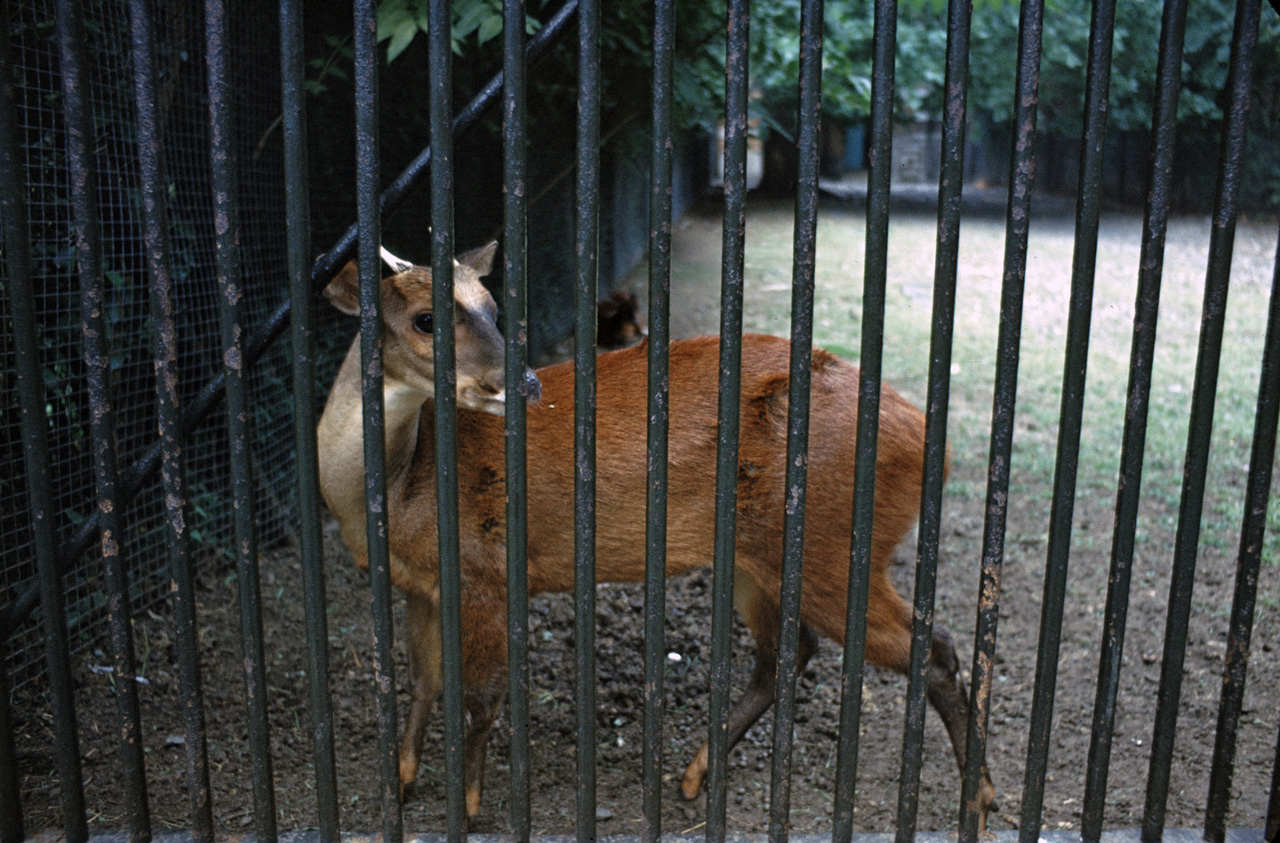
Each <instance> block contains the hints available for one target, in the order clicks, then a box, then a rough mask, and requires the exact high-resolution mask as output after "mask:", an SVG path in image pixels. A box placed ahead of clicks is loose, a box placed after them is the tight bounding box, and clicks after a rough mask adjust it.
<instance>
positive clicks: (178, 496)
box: [122, 0, 213, 843]
mask: <svg viewBox="0 0 1280 843" xmlns="http://www.w3.org/2000/svg"><path fill="white" fill-rule="evenodd" d="M129 9H130V37H131V45H132V52H133V68H134V98H135V100H136V102H137V106H138V170H139V173H140V175H141V193H142V208H143V240H144V244H145V246H146V256H147V270H148V274H149V275H150V277H151V323H152V331H153V334H154V337H153V343H154V351H153V356H154V358H155V364H156V401H157V416H158V421H159V428H160V437H159V443H158V447H159V450H160V452H161V454H162V458H161V459H162V462H163V469H162V471H161V476H162V478H163V482H164V497H165V519H166V525H167V527H168V546H169V565H170V570H171V571H172V572H173V581H174V616H175V617H174V627H175V637H176V638H177V640H178V672H179V677H180V684H181V687H182V698H183V704H182V711H183V720H184V724H185V726H186V741H185V743H184V746H185V748H186V752H187V788H188V791H189V793H190V798H191V815H192V820H191V823H192V831H193V835H194V836H195V838H196V840H198V841H201V843H210V841H212V840H213V803H212V793H211V790H210V787H209V757H208V752H207V747H206V737H205V723H204V710H203V709H204V698H203V693H202V692H201V688H200V661H199V649H198V643H197V628H196V601H195V578H194V571H193V568H192V562H191V549H190V539H189V538H188V534H187V530H186V466H185V459H184V457H183V445H184V439H185V432H184V430H183V425H182V411H181V405H180V401H179V391H178V374H179V373H178V365H177V362H178V361H177V353H178V352H177V348H178V347H177V335H176V330H175V327H174V303H173V295H174V290H173V287H174V281H173V276H172V274H171V272H170V247H169V221H168V211H167V199H168V191H167V182H166V180H165V174H164V173H165V171H164V164H163V148H162V144H161V139H160V114H159V105H158V101H157V92H156V75H157V73H156V59H155V35H154V26H153V22H152V20H151V11H150V6H149V4H148V3H147V2H146V0H132V2H131V3H130V4H129ZM122 505H123V504H122Z"/></svg>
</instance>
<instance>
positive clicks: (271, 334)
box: [0, 0, 578, 641]
mask: <svg viewBox="0 0 1280 843" xmlns="http://www.w3.org/2000/svg"><path fill="white" fill-rule="evenodd" d="M577 10H578V0H568V2H567V3H565V4H564V5H563V6H561V7H560V9H559V10H558V11H557V12H556V13H555V14H554V15H553V16H552V17H551V19H550V20H548V21H547V22H546V24H545V25H544V26H543V27H542V28H541V29H540V30H538V33H537V34H536V35H535V36H534V37H533V38H531V39H529V45H528V48H527V49H526V52H525V55H526V57H527V60H528V64H529V65H530V66H532V65H533V64H535V63H536V62H538V61H539V60H541V59H543V58H545V57H546V55H547V54H548V53H549V52H550V50H551V47H552V46H554V45H555V44H556V43H557V42H558V41H559V40H560V38H562V37H563V36H564V34H565V32H567V31H568V26H569V21H570V20H571V19H572V18H573V16H574V14H576V13H577ZM501 89H502V75H501V74H498V75H497V76H494V77H493V78H492V79H490V80H489V82H488V83H487V84H486V85H485V86H484V88H482V89H481V90H480V92H479V93H477V94H476V95H475V96H474V97H472V99H471V101H470V102H468V103H467V105H466V106H465V107H464V108H463V109H462V110H461V111H459V112H458V115H457V116H456V117H455V118H454V120H453V135H454V137H455V138H461V137H464V136H465V135H466V134H467V133H469V132H470V131H471V130H473V129H475V127H476V126H478V125H479V124H480V120H481V118H483V116H484V115H485V113H486V112H487V111H488V109H489V108H491V107H492V106H493V104H494V103H495V102H497V100H498V97H499V93H500V91H501ZM430 161H431V147H430V146H428V147H426V148H425V149H423V151H422V152H421V153H419V154H418V157H417V158H415V159H414V160H413V161H412V162H410V164H409V166H407V167H405V169H404V170H403V171H401V173H400V174H399V175H398V176H397V177H396V179H395V180H394V181H393V182H392V183H391V185H390V186H389V187H387V189H386V190H384V191H383V192H382V194H381V196H380V198H379V202H380V205H381V208H382V213H383V214H384V215H387V214H391V213H393V212H394V211H395V210H396V209H397V208H398V207H399V206H400V205H401V203H403V202H404V200H405V198H406V197H407V196H408V195H409V193H410V192H411V191H412V190H413V189H414V188H415V187H416V186H417V185H418V183H419V182H420V181H421V180H422V178H423V177H424V176H425V175H426V172H427V168H428V166H429V164H430ZM356 235H357V226H356V225H355V224H352V225H351V227H349V228H348V229H347V230H346V232H344V233H343V235H342V236H341V237H339V238H338V241H337V242H336V243H335V244H334V245H333V246H332V247H331V248H330V249H329V250H328V251H327V252H325V253H324V254H323V255H321V256H320V257H319V258H318V259H317V260H316V262H315V264H314V265H313V266H312V268H311V282H312V284H313V287H314V289H316V290H319V289H321V288H322V287H324V285H325V284H328V283H329V282H330V281H331V280H333V276H334V275H335V274H337V272H338V270H339V269H340V268H341V267H342V266H343V264H345V263H346V262H347V261H348V260H350V259H351V258H352V257H353V256H354V255H355V249H356ZM291 310H292V306H291V304H290V302H289V301H288V300H287V299H286V300H285V301H283V302H281V304H280V305H279V306H278V307H277V308H276V309H275V310H274V311H273V312H272V314H271V315H270V316H269V317H268V318H267V319H266V321H265V322H264V323H263V324H262V325H261V326H260V327H259V328H258V329H257V330H256V331H255V332H254V333H253V335H252V336H251V337H250V338H249V339H248V341H247V342H246V343H245V348H246V352H245V361H246V365H250V366H251V365H253V364H254V363H255V362H257V360H258V359H259V358H260V357H261V356H262V355H263V353H265V352H266V350H267V349H268V348H269V347H270V346H271V344H272V343H273V342H275V341H276V339H277V338H279V336H280V335H281V334H282V333H284V330H285V328H286V327H287V325H288V322H289V317H290V313H291ZM225 377H226V374H225V373H224V372H221V371H220V372H218V373H217V374H216V375H214V377H212V378H211V379H210V380H209V381H208V382H207V383H206V384H205V385H204V386H203V387H201V389H200V392H199V393H198V394H197V395H196V396H195V398H193V399H192V400H191V402H190V403H189V404H188V405H187V409H186V411H185V412H183V414H182V428H181V429H182V434H183V435H184V436H188V435H190V434H191V433H193V432H194V431H195V430H196V429H197V428H198V427H199V426H200V425H201V424H202V423H203V422H204V421H205V419H206V417H207V416H208V414H209V413H210V412H211V411H212V410H213V408H214V407H215V406H216V405H217V403H218V402H219V401H221V400H222V398H223V395H224V389H225V388H224V385H223V379H224V378H225ZM160 465H161V446H160V444H159V443H156V444H155V445H154V446H152V447H151V448H150V449H149V450H148V451H147V453H146V454H144V455H143V456H141V457H139V458H138V459H137V460H135V461H134V462H133V464H132V465H130V466H129V468H128V469H127V470H126V471H125V472H124V473H123V475H122V483H121V489H122V493H121V496H120V497H121V500H120V503H121V505H122V506H123V505H125V504H127V503H128V502H129V501H131V500H132V499H133V498H134V497H135V496H136V495H137V493H138V491H139V490H140V489H141V488H142V485H143V483H144V482H145V481H146V480H147V478H149V477H150V476H151V474H153V473H154V472H155V471H157V470H158V469H159V468H160ZM97 535H98V514H97V512H91V513H89V514H88V515H87V517H86V518H85V519H84V521H83V522H81V524H80V525H79V526H78V527H77V528H76V529H75V530H74V531H73V533H72V534H71V536H69V537H68V538H67V539H66V540H64V541H63V542H62V543H61V544H60V545H59V546H58V549H57V560H58V571H59V572H60V573H63V574H65V573H66V572H67V571H69V570H70V568H71V565H72V564H74V563H75V561H76V560H77V559H78V558H79V557H80V556H81V555H82V554H83V553H84V552H85V551H86V550H88V549H89V547H90V546H91V545H92V544H93V542H94V539H95V537H96V536H97ZM39 599H40V598H39V586H38V585H34V584H33V585H32V586H30V587H29V588H28V589H27V590H26V591H24V592H23V593H22V595H21V596H20V597H19V598H18V599H17V600H15V601H13V602H12V603H10V604H8V605H7V606H5V607H4V609H3V610H2V611H0V641H4V640H7V639H8V638H9V637H11V636H12V635H13V632H14V630H16V629H17V627H18V625H19V624H20V623H22V621H23V620H25V619H26V617H27V616H28V615H30V614H31V610H32V609H34V608H35V606H36V603H37V602H38V601H39Z"/></svg>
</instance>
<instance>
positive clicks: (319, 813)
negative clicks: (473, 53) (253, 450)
mask: <svg viewBox="0 0 1280 843" xmlns="http://www.w3.org/2000/svg"><path fill="white" fill-rule="evenodd" d="M302 31H303V30H302V3H301V1H300V0H281V2H280V78H281V103H282V112H283V115H284V119H283V127H284V150H285V155H284V181H285V220H286V230H285V237H286V249H287V251H288V256H289V303H290V305H291V308H292V312H293V320H292V322H291V324H290V335H289V340H290V346H291V348H292V351H293V441H294V449H295V451H296V452H297V462H298V465H297V470H298V519H299V525H298V526H299V536H298V540H299V547H300V550H301V553H302V588H303V600H304V603H305V607H306V619H307V685H308V692H309V695H308V699H309V702H310V705H309V709H310V710H309V714H310V717H311V742H312V747H313V750H312V751H313V758H314V762H313V763H314V764H315V773H316V819H317V825H318V826H319V830H320V843H337V840H338V787H337V767H336V763H335V761H334V750H333V706H332V702H331V701H330V698H329V624H328V619H327V617H326V615H325V597H324V582H325V577H324V544H323V539H322V531H321V525H320V482H319V479H318V476H319V474H318V472H319V464H318V461H317V456H316V396H315V319H314V312H313V308H312V300H313V299H314V294H313V290H312V286H311V267H310V252H311V208H310V197H309V190H308V178H307V111H306V92H305V87H304V81H305V67H306V65H305V58H306V57H305V50H304V47H303V40H302Z"/></svg>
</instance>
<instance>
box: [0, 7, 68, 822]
mask: <svg viewBox="0 0 1280 843" xmlns="http://www.w3.org/2000/svg"><path fill="white" fill-rule="evenodd" d="M6 14H7V9H6ZM9 67H10V66H9V58H8V45H7V44H6V45H3V46H0V73H3V79H4V80H5V82H4V84H3V85H0V222H2V224H3V228H4V252H5V262H6V265H7V268H8V276H7V279H6V283H5V286H6V287H7V288H8V293H9V302H10V313H11V316H12V320H13V346H14V350H15V351H16V355H15V358H16V359H15V361H14V368H15V374H16V376H17V378H16V381H17V384H16V385H17V391H18V401H19V404H18V412H19V423H20V428H21V432H22V455H23V465H24V466H25V468H26V487H27V500H28V502H29V505H30V509H31V529H32V533H33V539H34V544H35V549H36V565H37V576H38V582H37V585H38V588H39V595H40V605H41V607H42V609H43V611H42V612H41V615H42V621H43V625H44V646H45V669H46V671H47V672H48V676H49V699H50V703H51V706H52V709H53V720H54V724H55V728H54V730H53V731H54V751H55V755H56V758H57V766H58V776H59V779H60V784H59V788H58V791H59V794H60V797H61V803H62V804H61V809H62V828H63V833H64V834H66V836H67V840H68V843H84V841H85V840H86V839H87V838H88V835H89V832H88V825H87V823H86V820H85V812H84V778H83V775H82V772H81V768H80V741H79V738H78V736H77V732H76V705H75V696H74V691H73V686H72V680H71V658H70V655H69V651H68V649H67V619H66V610H65V608H64V606H63V591H62V589H63V585H62V577H61V575H60V572H59V571H58V566H57V560H56V551H57V545H56V542H55V539H54V535H53V518H54V510H53V491H52V488H51V486H52V484H51V480H50V474H49V448H48V437H47V435H46V433H45V428H46V426H47V423H46V419H45V410H44V405H45V397H44V382H43V380H42V379H41V377H40V365H39V359H40V357H39V343H38V340H37V337H36V324H37V318H36V306H35V294H34V291H33V289H32V275H31V251H30V249H31V242H30V239H29V237H28V230H27V210H26V203H25V202H24V201H23V196H24V195H25V193H26V188H25V187H24V185H25V184H26V179H25V178H24V177H23V176H24V167H23V162H22V159H21V157H20V156H21V154H22V152H21V145H20V142H19V124H18V122H17V112H16V108H15V103H14V102H13V99H12V92H13V86H12V85H10V84H9V83H8V80H9V79H10V78H11V75H10V72H9Z"/></svg>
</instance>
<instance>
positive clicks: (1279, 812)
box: [1262, 737, 1280, 843]
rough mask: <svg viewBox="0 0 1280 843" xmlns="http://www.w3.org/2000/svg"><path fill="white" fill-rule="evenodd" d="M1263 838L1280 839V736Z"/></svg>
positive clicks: (1268, 842) (1272, 841) (1277, 743)
mask: <svg viewBox="0 0 1280 843" xmlns="http://www.w3.org/2000/svg"><path fill="white" fill-rule="evenodd" d="M1262 839H1263V840H1265V841H1266V843H1276V841H1277V840H1280V737H1277V738H1276V760H1275V762H1274V763H1273V764H1272V766H1271V796H1270V797H1269V798H1268V799H1267V822H1266V826H1265V827H1264V828H1263V832H1262Z"/></svg>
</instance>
